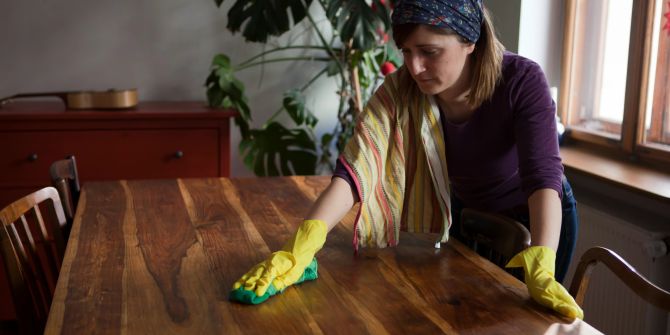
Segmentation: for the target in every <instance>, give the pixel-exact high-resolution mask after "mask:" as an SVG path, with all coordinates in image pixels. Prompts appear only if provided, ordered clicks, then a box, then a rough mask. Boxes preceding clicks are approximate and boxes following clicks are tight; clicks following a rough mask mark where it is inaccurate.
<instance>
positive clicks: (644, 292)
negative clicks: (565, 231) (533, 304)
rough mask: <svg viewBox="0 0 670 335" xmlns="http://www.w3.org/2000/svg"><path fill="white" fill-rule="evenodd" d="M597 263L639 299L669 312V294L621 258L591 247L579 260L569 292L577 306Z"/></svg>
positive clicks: (582, 297)
mask: <svg viewBox="0 0 670 335" xmlns="http://www.w3.org/2000/svg"><path fill="white" fill-rule="evenodd" d="M599 262H600V263H603V264H605V266H606V267H607V268H608V269H610V271H612V273H614V275H616V276H617V277H618V278H619V279H621V281H623V282H624V284H626V286H628V287H629V288H630V289H631V290H632V291H633V292H635V294H637V295H638V296H639V297H640V298H642V299H644V300H646V301H647V302H649V303H651V304H652V305H654V306H656V307H658V308H661V309H664V310H666V311H668V312H670V292H668V291H666V290H664V289H662V288H660V287H658V286H656V285H654V284H653V283H652V282H650V281H649V280H647V278H645V277H644V276H642V275H641V274H639V273H638V272H637V270H635V268H633V267H632V266H631V265H630V264H628V262H626V261H625V260H624V259H623V258H621V256H619V255H617V254H616V253H615V252H614V251H612V250H609V249H607V248H603V247H593V248H591V249H589V250H586V252H585V253H584V255H582V258H581V259H580V260H579V264H578V265H577V269H576V270H575V274H574V276H573V277H572V283H571V284H570V291H569V292H570V294H571V295H572V296H573V297H574V298H575V301H576V302H577V304H579V305H580V306H583V303H584V297H585V296H586V290H587V288H588V286H589V280H590V278H591V272H592V271H593V267H594V266H595V265H596V264H597V263H599ZM612 293H615V292H612Z"/></svg>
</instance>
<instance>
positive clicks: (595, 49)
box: [559, 0, 670, 166]
mask: <svg viewBox="0 0 670 335" xmlns="http://www.w3.org/2000/svg"><path fill="white" fill-rule="evenodd" d="M564 36H565V40H564V45H563V64H562V65H563V66H562V67H563V73H562V78H561V90H560V94H561V95H560V99H559V114H560V116H561V119H562V120H563V121H564V122H565V124H566V125H567V128H568V129H569V130H570V132H569V135H568V137H569V138H570V139H571V140H574V141H577V142H588V143H591V144H594V145H598V146H601V147H609V148H612V149H615V150H617V151H618V152H620V153H623V154H625V155H627V156H634V157H636V158H639V159H641V160H647V161H657V162H658V161H661V162H664V163H666V166H667V163H670V73H669V72H670V1H668V0H567V1H566V16H565V35H564Z"/></svg>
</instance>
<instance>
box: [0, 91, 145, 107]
mask: <svg viewBox="0 0 670 335" xmlns="http://www.w3.org/2000/svg"><path fill="white" fill-rule="evenodd" d="M38 97H58V98H60V99H61V100H62V101H63V103H65V108H67V109H129V108H133V107H135V106H137V89H134V88H133V89H127V90H115V89H110V90H107V91H71V92H45V93H21V94H16V95H12V96H10V97H6V98H2V99H0V108H2V106H3V105H5V104H8V103H11V101H13V100H16V99H23V98H38Z"/></svg>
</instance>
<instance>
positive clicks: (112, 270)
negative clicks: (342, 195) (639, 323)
mask: <svg viewBox="0 0 670 335" xmlns="http://www.w3.org/2000/svg"><path fill="white" fill-rule="evenodd" d="M328 182H329V178H328V177H281V178H247V179H228V178H211V179H178V180H174V179H172V180H134V181H108V182H90V183H87V184H86V185H85V186H84V189H83V192H82V195H81V200H80V203H79V208H78V212H77V216H76V220H75V223H74V227H73V230H72V235H71V237H70V242H69V244H68V248H67V251H66V255H65V260H64V264H63V268H62V270H61V275H60V278H59V281H58V287H57V290H56V295H55V297H54V301H53V304H52V307H51V312H50V315H49V320H48V324H47V330H46V333H47V334H56V333H63V334H92V333H112V334H118V333H129V334H149V333H159V334H166V333H183V334H223V333H225V334H270V333H272V334H320V333H323V334H351V335H353V334H363V333H371V334H386V333H391V334H437V333H449V334H451V333H459V334H493V333H496V334H501V333H502V334H545V332H546V331H547V330H548V329H549V328H550V327H552V324H553V327H554V328H556V327H557V324H556V323H569V322H570V320H566V319H562V318H560V317H559V316H557V315H556V314H554V313H553V312H551V311H550V310H548V309H545V308H543V307H541V306H539V305H537V304H535V303H534V302H532V301H531V300H530V299H529V297H528V294H527V291H526V288H525V286H524V284H523V283H521V282H520V281H518V280H516V279H515V278H513V277H512V276H510V275H508V274H507V273H506V272H504V271H502V270H501V269H499V268H498V267H496V266H495V265H493V264H492V263H489V262H488V261H486V260H484V259H482V258H480V257H479V256H477V255H476V254H474V253H473V252H471V251H470V250H469V249H467V248H466V247H464V246H463V245H461V244H459V243H457V242H455V241H450V242H449V243H447V244H446V245H443V247H442V249H434V247H433V241H434V239H435V238H436V236H432V235H418V234H402V235H401V239H400V246H398V247H397V248H387V249H381V250H371V249H368V250H362V251H361V253H360V254H359V255H357V256H356V255H354V253H353V252H352V250H353V249H352V222H353V220H354V216H355V211H354V210H352V212H350V213H349V215H348V216H347V217H346V218H345V220H344V223H343V224H340V225H338V226H337V227H336V228H335V229H334V230H333V231H332V232H331V233H330V234H329V235H328V239H327V241H326V245H325V247H324V248H323V249H322V250H321V251H320V252H319V253H318V254H317V256H318V260H319V278H318V279H317V280H316V281H312V282H307V283H303V284H301V285H299V286H296V287H290V288H288V289H286V290H285V291H284V293H282V294H280V295H279V296H276V297H273V298H270V300H268V301H266V302H265V303H263V304H261V305H257V306H247V305H241V304H237V303H231V302H229V301H228V300H227V298H228V293H229V290H230V288H231V286H232V283H233V282H234V281H235V280H236V279H238V277H239V276H240V275H242V274H243V273H244V272H246V271H247V270H248V269H249V268H250V267H251V266H253V265H254V264H256V263H257V262H260V261H261V260H263V259H264V258H265V257H266V256H268V255H269V254H270V252H271V250H276V249H279V248H280V247H281V246H282V244H283V242H284V241H285V240H286V239H288V238H289V236H290V235H291V234H292V232H293V231H294V230H295V228H296V227H297V225H298V224H299V223H300V222H301V220H302V218H303V216H304V215H305V214H306V213H307V211H308V208H309V207H310V205H311V204H312V203H313V202H314V200H315V199H316V196H317V195H318V194H319V193H320V192H321V191H322V190H323V189H324V188H325V187H326V186H327V184H328Z"/></svg>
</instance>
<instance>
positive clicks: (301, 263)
mask: <svg viewBox="0 0 670 335" xmlns="http://www.w3.org/2000/svg"><path fill="white" fill-rule="evenodd" d="M327 234H328V227H327V226H326V223H325V222H323V221H321V220H305V221H303V222H302V224H301V225H300V227H299V228H298V230H297V231H296V232H295V234H294V235H293V237H292V238H291V239H290V240H288V241H287V242H286V244H285V245H284V247H282V249H281V250H280V251H277V252H274V253H273V254H272V255H271V256H270V257H269V258H268V259H267V260H265V261H263V262H261V263H259V264H258V265H256V266H255V267H253V268H252V269H251V270H250V271H249V272H247V273H246V274H245V275H243V276H242V278H240V279H239V280H238V281H236V282H235V284H233V290H236V289H238V288H240V287H244V289H246V290H249V291H254V292H255V293H256V295H257V296H259V297H260V296H263V295H264V294H265V292H266V291H267V290H268V288H269V287H270V284H272V285H273V286H274V288H275V289H277V290H278V291H281V290H283V289H284V288H286V287H288V286H290V285H292V284H293V283H295V282H296V281H297V280H298V279H300V277H301V276H302V274H303V272H304V271H305V268H306V267H307V266H308V265H309V264H310V262H312V259H313V258H314V254H316V252H317V251H319V250H320V249H321V247H323V244H324V243H325V242H326V235H327Z"/></svg>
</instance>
